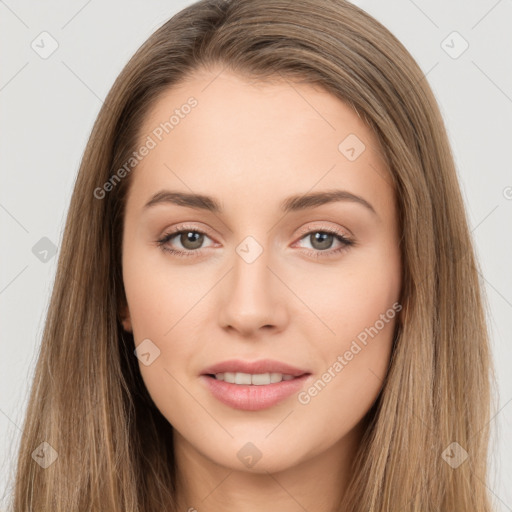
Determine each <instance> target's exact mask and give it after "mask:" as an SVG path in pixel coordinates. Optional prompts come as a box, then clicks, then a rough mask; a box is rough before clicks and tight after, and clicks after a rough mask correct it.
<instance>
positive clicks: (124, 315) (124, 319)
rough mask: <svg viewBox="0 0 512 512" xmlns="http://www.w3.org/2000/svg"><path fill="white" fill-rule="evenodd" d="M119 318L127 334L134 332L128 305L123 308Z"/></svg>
mask: <svg viewBox="0 0 512 512" xmlns="http://www.w3.org/2000/svg"><path fill="white" fill-rule="evenodd" d="M119 316H120V319H121V323H122V324H123V329H124V330H125V331H127V332H133V328H132V320H131V316H130V310H129V309H128V305H127V304H126V303H125V304H124V305H123V306H122V307H121V310H120V315H119Z"/></svg>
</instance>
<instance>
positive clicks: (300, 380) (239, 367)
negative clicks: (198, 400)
mask: <svg viewBox="0 0 512 512" xmlns="http://www.w3.org/2000/svg"><path fill="white" fill-rule="evenodd" d="M311 375H312V373H311V372H310V371H307V370H303V369H300V368H296V367H293V366H290V365H288V364H285V363H281V362H279V361H272V360H268V359H267V360H261V361H254V362H249V361H242V360H231V361H224V362H222V363H218V364H216V365H213V366H211V367H209V368H207V369H205V370H204V371H203V373H201V375H200V378H201V381H202V382H203V383H204V385H205V386H206V387H207V389H208V390H209V391H210V393H211V394H212V395H213V396H214V397H215V398H216V399H217V400H219V401H220V402H222V403H223V404H225V405H228V406H229V407H231V408H234V409H239V410H245V411H258V410H261V409H267V408H269V407H272V406H274V405H276V404H278V403H280V402H283V401H284V400H286V399H287V398H289V397H290V396H291V395H293V394H295V393H298V392H299V391H300V390H301V389H302V388H303V387H304V386H305V383H306V381H308V380H309V377H310V376H311Z"/></svg>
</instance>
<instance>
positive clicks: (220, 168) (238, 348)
mask: <svg viewBox="0 0 512 512" xmlns="http://www.w3.org/2000/svg"><path fill="white" fill-rule="evenodd" d="M217 74H218V71H216V72H214V71H210V72H207V71H205V70H203V71H198V72H196V73H195V74H194V76H193V77H192V78H190V79H189V80H187V82H186V83H182V84H180V86H178V87H173V88H172V89H170V90H168V91H166V93H165V94H164V95H163V96H161V97H160V98H159V100H158V102H157V103H156V104H155V105H154V107H153V109H152V110H151V111H150V112H149V113H148V115H147V116H146V119H145V122H144V124H143V126H142V127H141V131H140V139H139V145H138V146H137V148H139V149H140V151H139V155H140V156H141V160H140V162H139V164H138V166H137V167H136V168H135V169H134V170H133V171H132V174H131V176H130V179H131V180H132V181H131V184H130V189H129V193H128V198H127V204H126V211H125V225H124V232H123V249H122V250H123V254H122V264H123V279H124V286H125V292H126V297H127V308H126V310H125V312H124V313H125V317H124V322H123V326H124V328H125V329H126V330H127V331H131V332H133V336H134V340H135V345H136V347H137V357H138V358H139V367H140V371H141V373H142V377H143V379H144V383H145V385H146V387H147V389H148V391H149V393H150V395H151V397H152V399H153V401H154V402H155V404H156V406H157V407H158V408H159V410H160V411H161V413H162V414H163V415H164V416H165V418H167V420H168V421H169V422H170V423H171V424H172V426H173V427H174V432H175V436H176V437H175V443H179V444H180V445H181V446H186V447H187V450H189V451H190V452H193V453H195V455H196V456H199V457H203V458H204V459H205V460H208V461H209V462H210V463H214V464H218V465H221V466H224V467H227V468H233V469H238V470H244V471H251V472H263V471H270V472H274V471H279V470H284V469H286V468H291V467H293V466H295V465H298V464H301V463H306V462H307V461H309V460H311V459H313V458H314V457H320V456H322V454H327V453H330V454H336V453H337V451H340V453H341V450H342V447H343V443H344V442H345V444H346V442H347V440H348V439H352V438H354V437H353V436H354V433H355V432H359V433H360V427H361V425H362V420H363V418H364V416H365V414H366V413H367V412H368V410H369V409H370V407H371V406H372V404H373V403H374V401H375V400H376V398H377V396H378V394H379V392H380V390H381V388H382V381H383V379H384V377H385V375H386V372H387V368H388V364H389V360H390V354H391V347H392V342H393V334H394V328H395V324H396V322H397V321H398V317H399V315H398V311H399V310H400V305H399V304H398V300H399V296H400V289H401V278H400V276H401V261H400V252H399V243H398V241H399V228H398V221H397V211H396V209H395V195H394V190H393V188H392V187H391V178H390V176H389V174H388V171H387V169H386V167H385V164H384V162H383V160H382V159H381V157H379V148H378V142H377V139H376V138H375V136H374V135H373V134H372V132H371V131H370V130H369V129H368V128H367V126H366V125H365V124H364V123H363V122H362V120H361V119H360V118H359V116H358V115H357V114H356V113H354V111H353V110H351V109H350V108H349V107H348V106H347V105H346V104H344V103H343V102H342V101H340V100H339V99H337V98H336V97H334V96H332V95H330V94H328V93H327V92H325V91H323V90H320V89H319V88H315V87H313V86H310V85H304V84H293V86H292V84H290V83H287V82H285V81H275V82H272V83H265V84H262V83H254V82H250V81H249V80H248V79H245V78H243V77H240V76H237V75H234V74H231V73H228V72H227V71H224V72H222V73H221V74H220V75H218V76H217ZM216 76H217V78H215V77H216ZM171 116H173V117H171ZM166 123H167V124H166ZM143 146H145V147H146V150H144V149H141V148H142V147H143ZM325 192H331V193H332V194H331V195H330V196H329V195H326V194H324V195H322V194H323V193H325ZM180 194H181V195H180ZM196 196H205V197H202V198H201V197H196ZM206 196H207V197H206ZM291 198H294V199H291ZM225 362H227V363H226V364H225V365H224V364H223V363H225ZM216 365H217V366H216ZM214 374H219V375H217V377H215V376H211V375H214ZM255 375H257V376H255ZM283 375H284V380H283ZM223 378H224V380H221V379H223ZM233 380H234V381H235V382H234V383H233V382H230V381H233ZM358 429H359V430H358ZM351 436H352V437H351ZM255 461H256V462H255Z"/></svg>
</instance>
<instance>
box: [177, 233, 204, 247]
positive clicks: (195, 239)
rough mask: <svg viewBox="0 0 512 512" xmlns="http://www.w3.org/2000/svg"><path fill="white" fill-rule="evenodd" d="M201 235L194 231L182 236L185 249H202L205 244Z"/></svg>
mask: <svg viewBox="0 0 512 512" xmlns="http://www.w3.org/2000/svg"><path fill="white" fill-rule="evenodd" d="M203 236H204V235H202V234H201V233H196V232H194V231H187V232H186V233H183V234H182V235H181V240H180V241H181V244H182V245H183V247H185V248H187V249H198V248H199V247H201V244H202V242H203V238H202V237H203Z"/></svg>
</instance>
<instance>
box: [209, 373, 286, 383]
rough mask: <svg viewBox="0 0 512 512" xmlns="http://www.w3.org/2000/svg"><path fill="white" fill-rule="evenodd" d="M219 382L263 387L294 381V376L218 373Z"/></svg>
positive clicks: (216, 375) (216, 376)
mask: <svg viewBox="0 0 512 512" xmlns="http://www.w3.org/2000/svg"><path fill="white" fill-rule="evenodd" d="M215 378H216V379H217V380H224V381H226V382H229V383H231V384H252V385H254V386H263V385H265V384H274V383H276V382H281V381H282V380H292V379H293V378H294V377H293V375H285V374H282V373H256V374H251V373H242V372H236V373H235V372H224V373H216V374H215Z"/></svg>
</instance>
